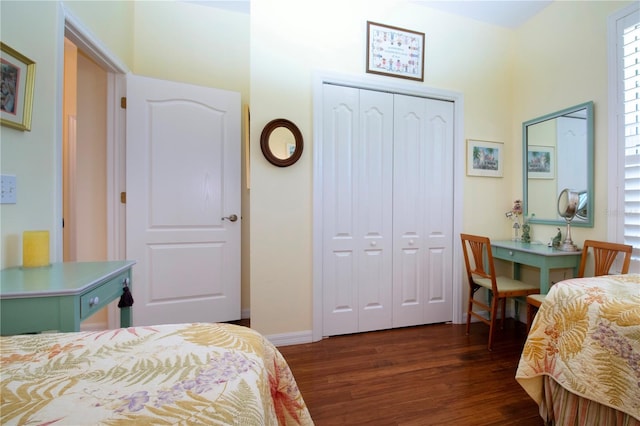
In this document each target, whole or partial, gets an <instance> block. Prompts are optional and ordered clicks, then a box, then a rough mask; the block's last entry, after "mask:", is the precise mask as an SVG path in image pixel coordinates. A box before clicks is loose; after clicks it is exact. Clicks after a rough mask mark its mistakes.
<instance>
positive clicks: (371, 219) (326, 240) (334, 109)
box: [322, 85, 393, 336]
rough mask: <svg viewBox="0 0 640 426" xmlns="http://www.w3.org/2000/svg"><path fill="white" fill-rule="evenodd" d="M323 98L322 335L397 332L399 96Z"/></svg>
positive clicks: (355, 92) (346, 93) (344, 93)
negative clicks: (394, 226) (394, 174)
mask: <svg viewBox="0 0 640 426" xmlns="http://www.w3.org/2000/svg"><path fill="white" fill-rule="evenodd" d="M323 90H324V93H323V102H324V105H323V108H324V111H323V116H324V122H323V140H322V165H323V208H322V212H323V213H322V214H323V217H322V222H323V265H322V268H323V334H324V335H327V336H329V335H337V334H346V333H354V332H359V331H370V330H380V329H385V328H390V327H391V325H392V287H391V286H392V267H391V266H392V265H391V263H392V192H391V191H392V180H393V179H392V164H393V150H392V149H393V140H392V138H393V95H392V94H389V93H382V92H375V91H368V90H360V89H354V88H348V87H342V86H334V85H324V88H323Z"/></svg>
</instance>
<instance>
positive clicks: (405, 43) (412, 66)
mask: <svg viewBox="0 0 640 426" xmlns="http://www.w3.org/2000/svg"><path fill="white" fill-rule="evenodd" d="M367 72H368V73H371V74H382V75H389V76H392V77H399V78H407V79H409V80H417V81H424V33H419V32H416V31H410V30H405V29H403V28H398V27H391V26H389V25H383V24H378V23H375V22H370V21H367Z"/></svg>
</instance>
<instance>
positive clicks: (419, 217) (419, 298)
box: [393, 95, 427, 327]
mask: <svg viewBox="0 0 640 426" xmlns="http://www.w3.org/2000/svg"><path fill="white" fill-rule="evenodd" d="M394 101H395V102H394V177H393V206H394V210H393V232H394V248H393V252H394V277H393V286H394V288H393V292H394V296H393V297H394V302H393V304H394V310H393V326H394V327H404V326H409V325H416V324H422V323H423V321H422V320H423V305H424V278H425V277H424V261H423V258H424V253H423V244H424V242H423V239H424V236H423V229H424V225H423V222H424V220H425V218H424V212H425V210H426V208H427V207H426V205H425V201H426V200H425V199H424V192H425V186H426V182H425V170H424V165H425V164H426V163H425V159H426V158H425V157H426V153H427V151H426V149H425V146H424V145H425V130H426V125H425V119H426V109H425V103H424V99H423V98H417V97H412V96H402V95H395V98H394Z"/></svg>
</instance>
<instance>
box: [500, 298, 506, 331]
mask: <svg viewBox="0 0 640 426" xmlns="http://www.w3.org/2000/svg"><path fill="white" fill-rule="evenodd" d="M506 316H507V298H506V297H504V298H503V299H502V316H501V317H500V330H504V318H505V317H506Z"/></svg>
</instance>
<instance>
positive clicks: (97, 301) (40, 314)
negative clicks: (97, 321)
mask: <svg viewBox="0 0 640 426" xmlns="http://www.w3.org/2000/svg"><path fill="white" fill-rule="evenodd" d="M134 264H135V262H132V261H126V260H125V261H111V262H65V263H54V264H52V265H50V266H44V267H41V268H26V269H25V268H23V267H21V266H20V267H14V268H7V269H3V270H2V271H0V334H2V335H3V336H6V335H12V334H23V333H37V332H41V331H48V330H57V331H79V330H80V322H81V321H83V320H84V319H86V318H88V317H89V316H91V315H93V314H94V313H95V312H97V311H98V310H100V309H101V308H103V307H104V306H106V305H107V304H109V303H110V302H112V301H113V300H116V299H119V298H120V296H121V295H122V289H123V287H124V286H125V285H128V286H129V288H131V267H132V266H133V265H134ZM120 325H121V326H122V327H129V326H130V325H131V309H130V308H122V309H121V310H120Z"/></svg>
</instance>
